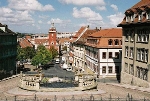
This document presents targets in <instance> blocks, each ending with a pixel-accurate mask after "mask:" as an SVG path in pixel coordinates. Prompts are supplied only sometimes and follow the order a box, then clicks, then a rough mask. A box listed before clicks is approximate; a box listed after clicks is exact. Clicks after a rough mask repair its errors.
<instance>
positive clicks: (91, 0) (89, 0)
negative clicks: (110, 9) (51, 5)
mask: <svg viewBox="0 0 150 101" xmlns="http://www.w3.org/2000/svg"><path fill="white" fill-rule="evenodd" d="M59 1H60V2H61V3H65V4H74V5H105V2H104V0H86V1H85V0H59Z"/></svg>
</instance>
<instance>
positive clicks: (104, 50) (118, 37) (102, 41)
mask: <svg viewBox="0 0 150 101" xmlns="http://www.w3.org/2000/svg"><path fill="white" fill-rule="evenodd" d="M85 45H86V54H85V57H86V63H87V67H88V68H90V69H91V70H92V71H93V72H95V73H97V74H98V76H99V77H104V76H105V77H116V76H119V75H120V71H121V50H122V29H115V28H112V29H101V30H100V31H98V32H96V33H93V34H92V35H90V36H88V38H87V42H86V44H85Z"/></svg>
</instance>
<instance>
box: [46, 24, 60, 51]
mask: <svg viewBox="0 0 150 101" xmlns="http://www.w3.org/2000/svg"><path fill="white" fill-rule="evenodd" d="M56 36H57V31H56V28H55V27H54V23H52V25H51V28H50V29H49V39H48V41H49V49H50V48H51V47H54V48H55V49H58V48H59V47H58V43H57V40H56V39H57V37H56Z"/></svg>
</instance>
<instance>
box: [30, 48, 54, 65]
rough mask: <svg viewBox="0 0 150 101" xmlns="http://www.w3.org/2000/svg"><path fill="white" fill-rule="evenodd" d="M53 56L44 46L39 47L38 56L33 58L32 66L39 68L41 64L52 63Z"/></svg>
mask: <svg viewBox="0 0 150 101" xmlns="http://www.w3.org/2000/svg"><path fill="white" fill-rule="evenodd" d="M51 59H52V55H51V53H50V52H49V51H48V49H46V48H45V47H44V46H43V45H39V46H38V47H37V51H36V55H35V56H34V57H33V58H32V64H33V65H34V66H38V65H39V64H41V65H45V64H47V63H48V62H49V61H51Z"/></svg>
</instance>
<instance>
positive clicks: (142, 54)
mask: <svg viewBox="0 0 150 101" xmlns="http://www.w3.org/2000/svg"><path fill="white" fill-rule="evenodd" d="M136 59H137V60H138V61H142V62H148V49H143V48H137V58H136Z"/></svg>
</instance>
